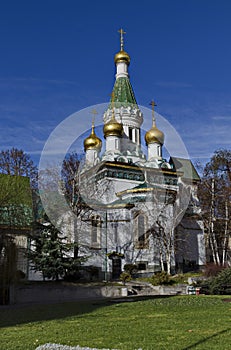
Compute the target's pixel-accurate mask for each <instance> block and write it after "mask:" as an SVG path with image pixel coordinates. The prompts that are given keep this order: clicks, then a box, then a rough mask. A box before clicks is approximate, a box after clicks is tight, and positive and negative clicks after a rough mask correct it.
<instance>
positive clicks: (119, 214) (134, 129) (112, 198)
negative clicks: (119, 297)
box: [78, 30, 205, 279]
mask: <svg viewBox="0 0 231 350" xmlns="http://www.w3.org/2000/svg"><path fill="white" fill-rule="evenodd" d="M123 34H124V32H123V31H122V30H120V35H121V48H120V51H119V52H118V53H117V54H116V55H115V57H114V61H115V66H116V77H115V83H114V87H113V92H112V95H111V100H110V103H109V106H108V108H107V110H106V111H105V112H104V115H103V121H104V125H103V134H104V140H101V139H100V138H99V137H98V136H97V135H96V132H95V127H94V124H93V125H92V130H91V133H90V135H89V136H88V137H87V138H86V139H85V140H84V150H85V161H84V165H83V167H82V169H81V173H80V187H81V195H82V198H83V199H84V201H85V203H86V204H87V205H88V206H89V207H90V208H91V211H88V214H89V213H90V215H88V219H86V217H85V220H82V222H81V232H84V234H80V236H81V235H84V238H83V237H78V240H79V243H80V247H81V246H82V247H84V248H82V249H84V252H85V253H86V251H88V253H89V254H88V256H90V257H89V259H88V261H87V265H93V266H95V267H97V269H98V270H99V271H100V273H102V274H104V276H105V278H106V279H108V278H118V276H119V275H120V273H121V271H122V270H123V267H124V265H125V264H136V265H137V267H138V271H139V273H140V274H144V275H148V274H152V273H153V272H156V271H160V270H162V269H165V270H166V271H168V272H177V271H186V270H189V269H194V268H199V267H202V266H203V265H204V263H205V248H204V233H203V224H202V220H201V217H200V208H199V203H198V198H197V185H198V182H199V181H200V178H199V176H198V174H197V172H196V170H195V168H194V166H193V164H192V163H191V161H190V160H189V159H182V158H176V157H170V159H169V160H168V161H167V160H166V159H164V158H163V153H162V149H163V146H164V140H165V135H164V133H163V132H162V131H161V130H159V129H158V125H157V123H156V119H155V111H154V107H155V103H154V101H152V102H151V105H152V121H151V120H150V126H151V127H150V130H148V131H147V132H146V134H145V140H144V141H145V144H146V147H147V152H146V154H145V153H144V152H143V151H142V147H141V144H142V142H143V141H142V140H141V127H142V123H143V113H142V111H141V109H140V108H139V106H138V104H137V101H136V98H135V95H134V92H133V88H132V85H131V83H130V80H129V74H128V68H129V64H130V56H129V54H128V53H127V52H126V51H125V50H124V42H123ZM103 142H105V151H104V152H102V143H103ZM83 242H84V244H81V243H83Z"/></svg>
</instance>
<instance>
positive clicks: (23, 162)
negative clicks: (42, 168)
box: [0, 148, 38, 188]
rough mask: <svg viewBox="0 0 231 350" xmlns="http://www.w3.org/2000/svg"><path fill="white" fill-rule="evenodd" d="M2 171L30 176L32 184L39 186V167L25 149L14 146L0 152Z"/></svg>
mask: <svg viewBox="0 0 231 350" xmlns="http://www.w3.org/2000/svg"><path fill="white" fill-rule="evenodd" d="M0 173H2V174H7V175H16V176H27V177H29V178H30V181H31V186H32V187H33V188H35V187H36V186H37V176H38V172H37V167H36V166H35V165H34V163H33V161H32V159H31V158H30V156H29V155H28V154H26V153H25V152H24V151H23V150H21V149H17V148H12V149H7V150H5V151H1V152H0Z"/></svg>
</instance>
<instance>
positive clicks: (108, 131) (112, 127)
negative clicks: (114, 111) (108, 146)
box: [103, 115, 123, 138]
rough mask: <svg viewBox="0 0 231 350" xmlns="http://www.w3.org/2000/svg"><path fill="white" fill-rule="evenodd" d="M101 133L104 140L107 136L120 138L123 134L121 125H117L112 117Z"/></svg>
mask: <svg viewBox="0 0 231 350" xmlns="http://www.w3.org/2000/svg"><path fill="white" fill-rule="evenodd" d="M103 132H104V137H105V138H106V137H107V136H117V137H121V136H122V134H123V124H121V123H118V122H117V121H116V119H115V117H114V115H113V116H112V118H111V120H109V122H108V123H106V124H105V125H104V127H103Z"/></svg>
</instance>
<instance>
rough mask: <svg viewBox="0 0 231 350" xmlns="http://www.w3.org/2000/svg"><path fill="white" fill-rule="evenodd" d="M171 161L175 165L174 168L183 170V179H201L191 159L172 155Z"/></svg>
mask: <svg viewBox="0 0 231 350" xmlns="http://www.w3.org/2000/svg"><path fill="white" fill-rule="evenodd" d="M169 163H170V164H171V165H172V166H173V168H174V170H176V171H182V172H183V179H187V180H194V181H199V180H200V176H199V175H198V173H197V171H196V169H195V167H194V165H193V163H192V162H191V160H190V159H184V158H177V157H171V158H170V160H169Z"/></svg>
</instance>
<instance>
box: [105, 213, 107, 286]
mask: <svg viewBox="0 0 231 350" xmlns="http://www.w3.org/2000/svg"><path fill="white" fill-rule="evenodd" d="M104 264H105V266H104V281H105V282H107V210H106V212H105V260H104Z"/></svg>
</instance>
